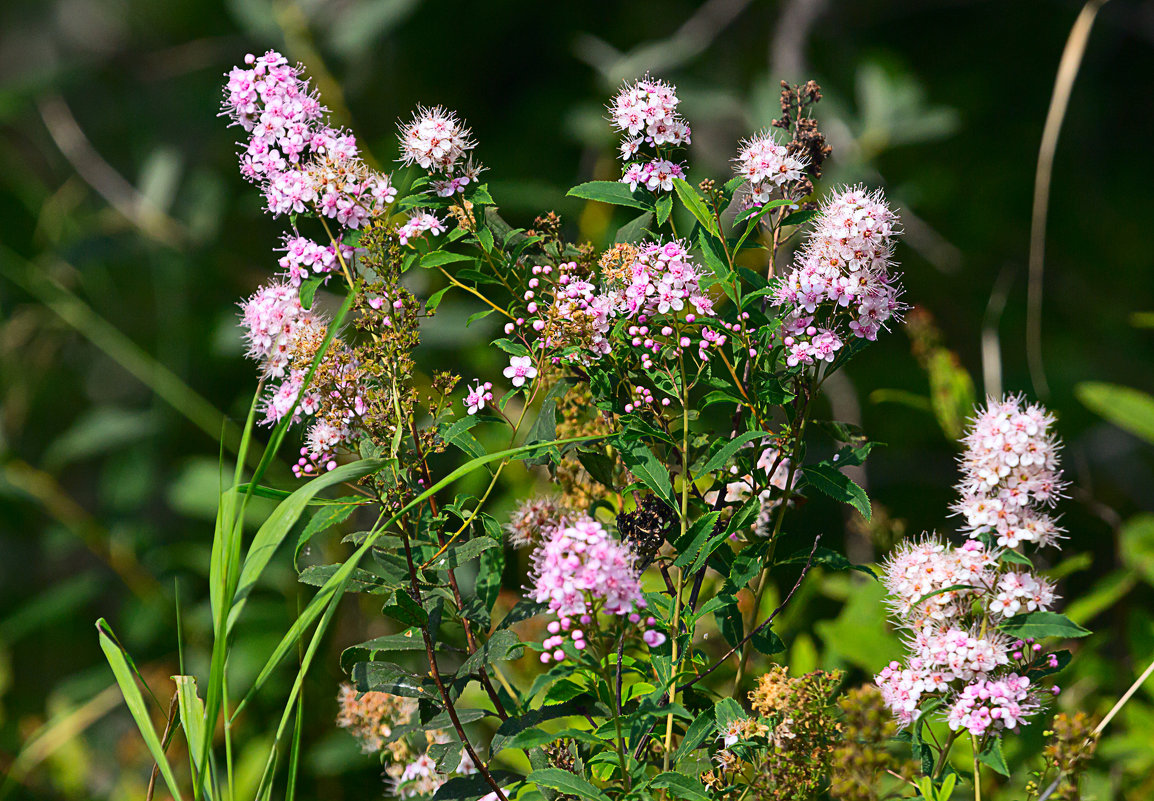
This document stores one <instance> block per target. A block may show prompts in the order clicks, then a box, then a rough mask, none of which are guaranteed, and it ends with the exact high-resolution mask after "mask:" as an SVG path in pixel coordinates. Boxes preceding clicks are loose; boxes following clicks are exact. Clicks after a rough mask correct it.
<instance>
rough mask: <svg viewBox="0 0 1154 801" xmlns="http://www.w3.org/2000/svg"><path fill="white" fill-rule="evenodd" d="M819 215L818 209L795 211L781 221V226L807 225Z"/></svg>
mask: <svg viewBox="0 0 1154 801" xmlns="http://www.w3.org/2000/svg"><path fill="white" fill-rule="evenodd" d="M817 215H818V212H817V210H816V209H804V210H802V211H795V212H794V213H793V214H791V215H789V216H788V217H786V218H785V219H784V220H782V221H781V227H782V228H784V227H785V226H787V225H805V224H806V223H807V222H809V221H810V220H812V219H813V218H814V217H816V216H817Z"/></svg>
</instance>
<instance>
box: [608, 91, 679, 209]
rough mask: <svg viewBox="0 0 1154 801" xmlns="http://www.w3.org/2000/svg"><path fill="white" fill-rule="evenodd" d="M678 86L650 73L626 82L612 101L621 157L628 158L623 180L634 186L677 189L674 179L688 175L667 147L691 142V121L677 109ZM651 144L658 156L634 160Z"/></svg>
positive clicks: (632, 188) (613, 119) (656, 189)
mask: <svg viewBox="0 0 1154 801" xmlns="http://www.w3.org/2000/svg"><path fill="white" fill-rule="evenodd" d="M678 103H680V100H679V99H678V97H677V88H676V87H674V86H672V85H671V84H667V83H665V82H664V81H657V80H653V79H652V78H650V77H649V76H648V75H646V76H645V77H644V78H642V79H641V80H640V81H637V82H636V83H633V84H626V85H625V86H624V87H623V88H622V89H621V91H620V92H618V93H617V96H616V97H615V98H613V102H612V103H611V104H610V105H609V120H610V122H611V123H612V124H613V127H614V128H616V129H617V130H619V131H621V132H622V133H623V134H624V135H625V138H624V139H622V140H621V146H620V151H621V158H622V160H623V161H625V162H626V167H625V170H624V172H623V174H622V176H621V182H622V183H625V184H628V185H629V188H630V189H631V190H635V189H637V187H638V186H643V187H645V188H646V189H648V190H650V191H651V192H669V191H672V190H673V179H674V178H684V177H685V168H684V166H683V165H681V164H678V163H677V162H674V161H670V160H669V159H668V158H667V157H666V154H667V152H668V150H666V153H663V149H671V148H675V147H681V146H683V145H688V144H689V141H690V130H689V124H688V123H687V122H686V121H685V120H684V119H682V118H681V116H680V115H678V113H677V105H678ZM644 146H649V147H651V148H653V149H654V150H655V151H656V156H655V157H653V158H649V160H647V161H646V160H640V161H632V160H633V159H635V158H637V157H638V156H639V155H640V152H641V148H642V147H644Z"/></svg>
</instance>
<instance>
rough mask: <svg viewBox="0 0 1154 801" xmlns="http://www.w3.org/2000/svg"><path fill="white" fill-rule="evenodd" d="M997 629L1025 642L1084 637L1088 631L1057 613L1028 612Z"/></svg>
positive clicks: (1001, 624)
mask: <svg viewBox="0 0 1154 801" xmlns="http://www.w3.org/2000/svg"><path fill="white" fill-rule="evenodd" d="M998 628H999V629H1001V630H1002V631H1004V632H1006V633H1007V634H1009V635H1010V636H1012V637H1017V638H1018V639H1020V640H1025V639H1028V638H1030V637H1033V638H1034V639H1041V638H1043V637H1086V636H1089V634H1090V631H1089V629H1084V628H1082V627H1081V626H1079V625H1078V624H1077V623H1075V622H1074V621H1073V620H1070V618H1068V617H1066V616H1065V615H1061V614H1058V613H1057V612H1028V613H1026V614H1024V615H1014V616H1013V617H1011V618H1007V619H1006V620H1003V621H1002V622H1001V623H999V624H998Z"/></svg>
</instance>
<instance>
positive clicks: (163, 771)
mask: <svg viewBox="0 0 1154 801" xmlns="http://www.w3.org/2000/svg"><path fill="white" fill-rule="evenodd" d="M96 630H97V632H99V634H100V648H101V650H103V651H104V656H105V658H106V659H107V660H108V665H109V666H110V667H111V668H112V674H113V675H114V676H116V683H117V684H119V685H120V692H121V693H123V694H124V702H125V704H127V705H128V711H129V712H130V713H131V714H132V719H133V720H135V721H136V727H137V728H138V729H140V735H141V737H143V738H144V744H145V745H146V746H147V747H148V751H149V753H150V754H152V758H153V759H154V760H155V761H156V764H157V766H158V767H159V768H160V775H161V776H163V777H164V783H165V784H166V785H168V791H169V792H170V793H172V797H173V798H174V799H176V801H183V798H184V796H182V795H181V794H180V787H179V786H178V785H177V783H176V776H174V775H173V773H172V766H171V765H169V764H168V757H166V756H165V755H164V749H163V748H162V747H161V745H160V738H159V737H157V736H156V729H154V728H153V727H152V720H151V719H150V718H149V717H148V707H147V706H146V705H145V703H144V696H143V695H141V693H140V688H139V687H137V686H136V680H135V679H134V678H133V670H132V668H130V667H129V665H128V659H127V657H126V654H125V653H124V651H122V650H121V648H120V646H119V645H118V644H117V642H116V640H115V639H114V638H113V636H112V635H111V631H112V630H111V628H110V627H109V626H108V623H107V622H106V621H105V620H104V618H101V619H100V620H98V621H96Z"/></svg>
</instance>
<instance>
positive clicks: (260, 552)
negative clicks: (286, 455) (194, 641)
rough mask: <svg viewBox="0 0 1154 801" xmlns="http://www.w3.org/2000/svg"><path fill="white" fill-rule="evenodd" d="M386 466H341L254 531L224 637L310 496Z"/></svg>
mask: <svg viewBox="0 0 1154 801" xmlns="http://www.w3.org/2000/svg"><path fill="white" fill-rule="evenodd" d="M387 464H388V461H387V460H385V459H362V460H361V461H359V462H353V463H352V464H346V465H341V466H340V467H338V468H337V469H335V470H330V471H329V472H327V473H324V474H322V475H320V476H317V477H316V478H314V479H313V480H311V481H309V482H308V483H307V484H305V485H304V486H302V487H300V488H298V489H297V490H296V492H294V493H292V494H291V495H290V496H289V497H288V498H286V499H285V500H284V501H282V502H281V503H280V504H279V505H278V506H277V508H276V509H275V510H273V513H272V514H271V515H269V517H268V519H267V520H266V521H265V522H264V525H262V526H261V527H260V529H259V530H258V531H257V533H256V536H255V537H253V540H252V544H251V545H249V548H248V554H247V555H246V556H245V559H244V567H243V568H242V569H241V572H240V580H239V582H238V583H237V588H236V594H235V595H234V596H233V599H232V608H231V609H230V610H229V615H228V625H227V626H226V628H225V634H226V636H227V635H228V634H230V633H231V632H232V627H233V626H234V625H235V624H236V621H237V619H238V618H239V617H240V613H241V612H242V611H243V610H244V605H245V602H246V600H247V599H248V596H249V593H251V592H252V589H253V587H254V586H256V582H257V581H258V580H259V579H260V576H261V573H263V572H264V569H265V567H267V566H268V563H269V560H271V559H272V556H273V554H274V553H275V552H276V550H277V548H279V547H280V545H281V543H282V542H284V539H285V537H286V536H288V533H289V531H291V530H292V527H293V526H294V525H296V522H297V520H299V519H300V516H301V514H302V513H303V512H304V510H305V507H306V506H307V505H308V503H309V501H311V500H312V499H313V496H315V495H316V494H317V493H318V492H321V491H323V490H325V489H328V488H329V487H332V486H334V485H336V484H340V483H342V482H345V481H356V480H357V479H359V478H363V477H364V476H367V475H370V474H371V473H375V472H377V471H378V470H382V469H384V467H385V466H386V465H387Z"/></svg>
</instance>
